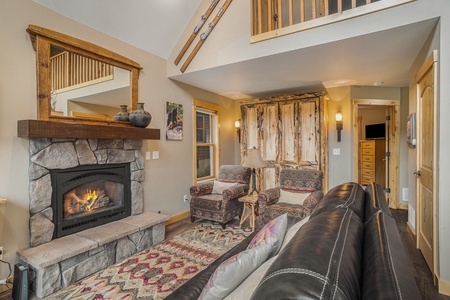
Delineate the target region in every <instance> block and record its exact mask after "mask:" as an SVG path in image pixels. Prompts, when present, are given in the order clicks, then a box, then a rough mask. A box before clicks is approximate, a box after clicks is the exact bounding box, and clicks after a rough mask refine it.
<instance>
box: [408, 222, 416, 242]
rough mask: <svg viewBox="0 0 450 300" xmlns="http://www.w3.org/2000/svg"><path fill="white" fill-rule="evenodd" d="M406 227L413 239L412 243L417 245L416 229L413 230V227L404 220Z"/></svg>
mask: <svg viewBox="0 0 450 300" xmlns="http://www.w3.org/2000/svg"><path fill="white" fill-rule="evenodd" d="M406 228H407V229H408V232H409V235H410V236H411V238H412V239H413V241H414V245H417V236H416V231H415V230H414V228H413V227H412V226H411V224H410V223H409V222H406Z"/></svg>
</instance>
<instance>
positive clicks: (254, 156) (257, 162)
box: [242, 149, 266, 168]
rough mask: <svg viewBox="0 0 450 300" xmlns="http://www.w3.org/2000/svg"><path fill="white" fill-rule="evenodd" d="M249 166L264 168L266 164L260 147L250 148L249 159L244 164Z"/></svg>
mask: <svg viewBox="0 0 450 300" xmlns="http://www.w3.org/2000/svg"><path fill="white" fill-rule="evenodd" d="M242 166H244V167H247V168H262V167H265V166H266V163H265V162H264V161H263V159H262V156H261V151H260V150H259V149H248V152H247V159H246V160H245V162H244V164H243V165H242Z"/></svg>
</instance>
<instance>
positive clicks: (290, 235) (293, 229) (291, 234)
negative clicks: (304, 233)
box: [278, 216, 309, 253]
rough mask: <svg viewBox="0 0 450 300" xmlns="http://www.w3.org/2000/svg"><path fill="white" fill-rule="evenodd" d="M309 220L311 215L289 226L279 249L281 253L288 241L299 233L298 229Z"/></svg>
mask: <svg viewBox="0 0 450 300" xmlns="http://www.w3.org/2000/svg"><path fill="white" fill-rule="evenodd" d="M308 220H309V216H307V217H306V218H304V219H303V220H300V221H298V222H297V223H295V224H294V225H292V226H291V228H289V230H288V231H287V232H286V235H285V236H284V240H283V244H282V245H281V248H280V250H279V251H278V253H280V252H281V251H282V250H283V249H284V247H286V245H287V243H289V242H290V241H291V240H292V238H293V237H294V235H295V234H296V233H297V231H298V230H299V229H300V228H302V226H303V225H304V224H305V223H306V222H308Z"/></svg>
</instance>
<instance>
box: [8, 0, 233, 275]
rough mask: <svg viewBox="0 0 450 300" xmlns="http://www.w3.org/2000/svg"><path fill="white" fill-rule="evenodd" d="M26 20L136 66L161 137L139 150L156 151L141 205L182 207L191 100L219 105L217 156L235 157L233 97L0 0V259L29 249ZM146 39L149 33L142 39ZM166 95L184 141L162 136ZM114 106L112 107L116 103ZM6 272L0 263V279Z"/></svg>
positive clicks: (188, 170)
mask: <svg viewBox="0 0 450 300" xmlns="http://www.w3.org/2000/svg"><path fill="white" fill-rule="evenodd" d="M28 24H35V25H38V26H42V27H46V28H49V29H52V30H56V31H59V32H62V33H65V34H68V35H71V36H74V37H77V38H80V39H83V40H86V41H89V42H92V43H95V44H98V45H100V46H102V47H105V48H107V49H110V50H112V51H115V52H117V53H119V54H121V55H124V56H126V57H128V58H130V59H132V60H134V61H136V62H138V63H140V64H141V66H142V67H143V70H142V72H141V75H140V79H139V100H140V101H141V102H144V103H145V108H146V110H148V111H149V112H150V113H151V114H152V116H153V120H152V123H151V124H150V127H154V128H160V129H161V137H162V138H161V140H159V141H146V142H144V149H143V150H144V151H147V150H148V151H153V150H159V151H160V159H159V160H150V161H146V166H145V172H146V174H145V175H146V178H145V181H144V191H145V203H144V205H145V208H144V209H145V210H153V211H161V212H162V213H165V214H169V215H173V214H177V213H180V212H183V211H186V210H188V209H189V205H188V203H183V195H184V194H189V187H190V186H191V185H192V182H193V178H192V177H193V172H192V166H193V163H192V153H193V146H192V145H193V144H192V138H191V135H192V99H194V98H196V99H200V100H203V101H209V102H213V103H216V104H219V105H220V106H221V109H222V111H221V126H220V137H221V149H220V150H221V154H220V158H221V162H222V163H224V164H226V163H228V164H232V163H234V162H235V143H237V139H236V133H235V130H234V119H235V117H236V116H235V107H234V102H233V101H231V100H229V99H227V98H224V97H221V96H217V95H215V94H212V93H209V92H206V91H203V90H199V89H196V88H192V87H189V86H186V85H180V84H177V83H174V82H172V81H171V80H169V79H167V76H166V61H165V60H163V59H161V58H159V57H156V56H154V55H151V54H149V53H146V52H144V51H142V50H140V49H137V48H135V47H132V46H130V45H128V44H125V43H123V42H120V41H118V40H116V39H114V38H111V37H109V36H106V35H104V34H101V33H99V32H96V31H95V30H92V29H90V28H88V27H86V26H83V25H81V24H78V23H76V22H74V21H72V20H70V19H67V18H65V17H63V16H61V15H58V14H56V13H54V12H53V11H51V10H48V9H46V8H44V7H41V6H39V5H37V4H35V3H34V2H32V1H31V0H5V1H3V2H2V9H1V10H0V39H1V44H2V45H1V47H0V49H1V50H0V52H1V58H0V70H1V71H0V166H1V170H2V172H0V197H4V198H6V199H8V204H7V206H6V209H5V219H4V220H3V221H2V222H0V224H3V226H2V228H0V230H1V231H2V233H3V245H2V246H3V247H4V251H5V255H4V259H6V260H7V261H8V262H10V263H14V259H15V252H16V251H17V250H19V249H21V248H26V247H28V235H29V233H28V230H29V229H28V217H29V215H28V159H29V156H28V140H27V139H22V138H18V137H17V121H18V120H22V119H36V109H37V108H36V67H35V64H36V59H35V52H34V50H33V48H32V46H31V42H30V38H29V36H28V34H27V33H26V31H25V30H26V28H27V27H28ZM149 38H151V37H149ZM166 101H170V102H176V103H180V104H182V105H183V108H184V112H185V113H184V138H183V141H166V140H165V132H164V114H165V103H166ZM118 110H119V109H118ZM7 274H8V269H7V267H6V265H4V264H0V278H4V277H5V276H6V275H7Z"/></svg>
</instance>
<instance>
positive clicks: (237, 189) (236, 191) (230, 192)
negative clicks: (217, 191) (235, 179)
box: [222, 184, 246, 201]
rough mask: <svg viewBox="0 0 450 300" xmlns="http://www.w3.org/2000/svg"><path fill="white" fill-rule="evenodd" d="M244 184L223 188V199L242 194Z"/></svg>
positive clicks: (226, 199)
mask: <svg viewBox="0 0 450 300" xmlns="http://www.w3.org/2000/svg"><path fill="white" fill-rule="evenodd" d="M245 186H246V185H245V184H238V185H234V186H231V187H229V188H227V189H225V190H224V191H223V192H222V195H223V201H229V200H231V199H234V198H238V197H242V196H244V195H245Z"/></svg>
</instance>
